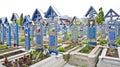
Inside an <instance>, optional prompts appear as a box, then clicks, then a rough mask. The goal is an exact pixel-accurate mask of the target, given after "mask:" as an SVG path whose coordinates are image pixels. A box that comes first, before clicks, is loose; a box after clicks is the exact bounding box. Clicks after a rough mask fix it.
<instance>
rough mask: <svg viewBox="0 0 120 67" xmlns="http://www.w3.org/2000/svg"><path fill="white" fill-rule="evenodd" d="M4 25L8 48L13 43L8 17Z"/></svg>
mask: <svg viewBox="0 0 120 67" xmlns="http://www.w3.org/2000/svg"><path fill="white" fill-rule="evenodd" d="M4 23H5V25H6V38H7V46H12V43H11V27H10V24H9V22H8V19H7V17H6V18H5V21H4Z"/></svg>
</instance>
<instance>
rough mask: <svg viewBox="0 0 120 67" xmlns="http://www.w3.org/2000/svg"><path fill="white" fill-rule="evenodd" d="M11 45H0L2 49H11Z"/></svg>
mask: <svg viewBox="0 0 120 67" xmlns="http://www.w3.org/2000/svg"><path fill="white" fill-rule="evenodd" d="M9 48H10V46H6V45H0V50H3V49H9Z"/></svg>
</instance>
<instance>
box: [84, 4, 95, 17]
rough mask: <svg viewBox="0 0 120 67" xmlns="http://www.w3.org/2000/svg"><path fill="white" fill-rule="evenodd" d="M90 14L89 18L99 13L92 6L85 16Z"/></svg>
mask: <svg viewBox="0 0 120 67" xmlns="http://www.w3.org/2000/svg"><path fill="white" fill-rule="evenodd" d="M88 15H89V18H92V17H94V16H95V15H97V12H96V10H95V9H94V8H93V7H92V6H91V7H90V8H89V10H88V11H87V13H86V14H85V16H86V17H87V16H88Z"/></svg>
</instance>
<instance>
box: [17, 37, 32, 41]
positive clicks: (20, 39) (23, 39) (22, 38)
mask: <svg viewBox="0 0 120 67" xmlns="http://www.w3.org/2000/svg"><path fill="white" fill-rule="evenodd" d="M32 40H33V38H32V37H30V41H32ZM24 41H25V37H21V38H19V42H24Z"/></svg>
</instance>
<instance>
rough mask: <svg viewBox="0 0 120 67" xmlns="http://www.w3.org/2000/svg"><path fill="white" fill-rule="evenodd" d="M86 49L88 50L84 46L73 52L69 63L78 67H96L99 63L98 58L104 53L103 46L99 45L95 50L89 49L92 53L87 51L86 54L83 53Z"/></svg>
mask: <svg viewBox="0 0 120 67" xmlns="http://www.w3.org/2000/svg"><path fill="white" fill-rule="evenodd" d="M84 48H86V46H83V47H82V48H81V47H80V48H79V49H77V50H75V51H73V52H71V53H70V59H69V63H70V64H72V65H78V66H81V67H82V66H83V65H85V66H86V67H95V66H96V63H97V61H98V56H99V55H100V53H101V51H102V47H101V45H97V46H96V47H94V48H90V47H89V48H90V49H91V50H90V52H89V50H88V49H87V50H86V49H85V53H83V52H84ZM87 48H88V46H87ZM81 51H83V52H81Z"/></svg>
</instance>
